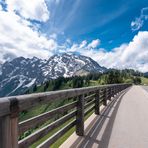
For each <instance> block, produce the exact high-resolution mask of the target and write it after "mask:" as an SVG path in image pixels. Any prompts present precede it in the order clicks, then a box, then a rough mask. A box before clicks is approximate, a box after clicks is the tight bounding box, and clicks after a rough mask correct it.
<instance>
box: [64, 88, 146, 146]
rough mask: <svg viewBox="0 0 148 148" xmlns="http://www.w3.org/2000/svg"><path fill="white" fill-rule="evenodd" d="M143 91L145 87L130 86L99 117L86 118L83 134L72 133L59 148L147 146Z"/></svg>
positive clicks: (144, 95) (144, 96)
mask: <svg viewBox="0 0 148 148" xmlns="http://www.w3.org/2000/svg"><path fill="white" fill-rule="evenodd" d="M145 90H147V91H148V87H144V89H143V88H142V87H141V86H132V87H131V88H130V89H129V90H128V91H127V92H126V93H125V94H124V95H123V96H122V97H119V98H118V99H114V100H115V101H114V102H113V103H112V104H111V105H110V106H109V107H108V108H107V110H106V111H105V112H102V113H101V115H100V116H96V115H92V116H91V117H90V120H91V122H90V123H89V125H90V127H89V132H85V136H83V137H78V136H77V135H76V134H73V135H72V136H70V138H69V139H68V140H67V141H65V143H64V144H63V145H62V146H61V148H65V147H69V148H147V147H148V92H147V91H145ZM88 120H89V119H88ZM85 126H86V123H85Z"/></svg>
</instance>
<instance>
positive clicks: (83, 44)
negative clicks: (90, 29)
mask: <svg viewBox="0 0 148 148" xmlns="http://www.w3.org/2000/svg"><path fill="white" fill-rule="evenodd" d="M86 45H87V41H86V40H84V41H82V43H81V44H80V47H79V48H84V47H86Z"/></svg>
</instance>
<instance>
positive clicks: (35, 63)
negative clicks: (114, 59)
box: [0, 54, 106, 97]
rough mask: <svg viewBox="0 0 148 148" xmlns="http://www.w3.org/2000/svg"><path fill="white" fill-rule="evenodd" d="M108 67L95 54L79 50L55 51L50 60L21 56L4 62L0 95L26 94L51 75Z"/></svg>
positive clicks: (0, 81) (59, 75) (99, 70)
mask: <svg viewBox="0 0 148 148" xmlns="http://www.w3.org/2000/svg"><path fill="white" fill-rule="evenodd" d="M105 71H106V68H104V67H101V66H100V65H99V64H98V63H97V62H95V61H94V60H92V59H91V58H89V57H85V56H82V55H76V54H61V55H54V56H52V57H51V58H49V59H48V60H42V59H38V58H36V57H34V58H32V59H29V58H24V57H19V58H16V59H14V60H12V61H10V62H5V63H4V64H2V65H0V97H3V96H11V95H18V94H23V93H24V92H25V91H26V90H27V89H28V88H29V87H31V86H33V85H34V84H41V83H43V82H45V81H47V80H49V79H56V78H58V77H71V76H75V75H85V74H88V73H93V72H95V73H96V72H98V73H99V72H100V73H103V72H105Z"/></svg>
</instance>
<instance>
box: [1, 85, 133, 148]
mask: <svg viewBox="0 0 148 148" xmlns="http://www.w3.org/2000/svg"><path fill="white" fill-rule="evenodd" d="M130 86H131V84H113V85H102V86H95V87H85V88H77V89H68V90H61V91H53V92H45V93H37V94H30V95H22V96H15V97H5V98H0V147H1V148H18V147H19V148H27V147H29V146H31V145H32V144H33V143H35V142H37V141H38V140H40V139H41V138H42V137H44V136H46V135H47V134H48V133H49V132H50V131H52V130H53V129H56V128H57V127H59V126H60V125H62V124H64V123H65V122H67V121H69V120H70V122H68V124H67V125H66V126H65V127H63V128H62V129H60V130H59V131H58V132H56V133H55V134H54V135H52V136H51V137H49V138H48V139H46V140H45V141H44V142H43V143H41V144H40V145H39V146H38V148H46V147H49V146H50V145H51V144H53V143H54V142H55V141H56V140H57V139H59V138H60V137H61V136H62V135H64V134H65V132H67V131H68V130H69V129H71V128H72V127H74V126H76V133H77V135H79V136H83V135H84V117H85V116H86V115H87V114H88V113H90V112H91V111H92V110H95V114H97V115H99V114H100V104H103V105H105V106H106V105H107V100H111V98H112V97H114V95H116V94H117V93H119V92H121V91H122V90H124V89H126V88H128V87H130ZM68 98H73V100H74V101H73V102H71V103H68V104H66V105H64V106H61V107H59V108H56V109H54V110H51V111H48V112H45V113H43V114H40V115H38V116H35V117H33V118H30V119H28V120H25V121H23V122H20V123H19V121H18V117H19V113H20V112H22V111H24V110H29V109H31V108H32V107H35V106H37V105H40V104H47V103H50V102H54V101H55V100H61V99H63V100H64V99H68ZM69 110H71V111H70V112H68V111H69ZM61 113H64V114H63V116H62V117H60V118H59V119H57V120H55V121H53V122H52V123H50V124H47V125H46V126H43V127H42V128H39V129H38V130H36V131H35V132H33V133H32V134H30V135H29V136H27V137H25V138H24V139H22V140H20V141H18V137H19V136H20V135H21V134H23V133H24V132H25V131H27V130H29V129H32V128H35V127H39V126H41V125H42V124H44V123H45V122H46V121H48V120H50V119H52V118H53V117H54V116H55V115H61ZM65 113H66V114H65Z"/></svg>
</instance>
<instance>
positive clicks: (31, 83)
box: [24, 79, 36, 87]
mask: <svg viewBox="0 0 148 148" xmlns="http://www.w3.org/2000/svg"><path fill="white" fill-rule="evenodd" d="M35 81H36V79H33V80H32V81H31V82H30V83H28V84H26V85H25V86H24V87H31V86H32V85H33V84H34V83H35Z"/></svg>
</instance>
